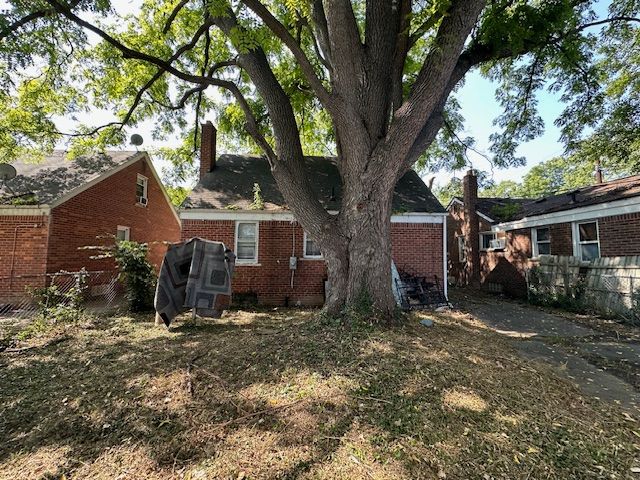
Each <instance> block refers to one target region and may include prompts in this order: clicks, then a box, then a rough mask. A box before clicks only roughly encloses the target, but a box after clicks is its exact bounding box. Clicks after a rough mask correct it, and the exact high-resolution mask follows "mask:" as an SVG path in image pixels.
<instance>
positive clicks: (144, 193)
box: [136, 173, 149, 206]
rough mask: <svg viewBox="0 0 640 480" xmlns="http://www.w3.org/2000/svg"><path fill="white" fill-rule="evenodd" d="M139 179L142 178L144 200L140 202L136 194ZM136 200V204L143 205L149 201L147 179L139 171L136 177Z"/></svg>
mask: <svg viewBox="0 0 640 480" xmlns="http://www.w3.org/2000/svg"><path fill="white" fill-rule="evenodd" d="M140 180H142V187H143V194H142V198H144V199H145V200H146V203H142V202H140V201H139V200H138V198H139V197H138V195H137V194H138V184H139V182H140ZM136 202H137V203H138V205H144V206H146V205H147V204H148V203H149V179H148V178H147V177H145V176H144V175H142V174H140V173H138V176H137V177H136Z"/></svg>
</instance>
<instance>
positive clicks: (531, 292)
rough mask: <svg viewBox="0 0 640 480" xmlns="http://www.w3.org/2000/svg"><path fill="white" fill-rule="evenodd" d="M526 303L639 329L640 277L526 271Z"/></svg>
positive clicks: (578, 271) (585, 271) (577, 272)
mask: <svg viewBox="0 0 640 480" xmlns="http://www.w3.org/2000/svg"><path fill="white" fill-rule="evenodd" d="M526 279H527V291H528V297H529V301H530V302H532V303H536V304H542V305H551V306H556V307H560V308H564V309H567V310H572V311H579V312H594V313H598V314H602V315H606V316H610V317H616V318H619V319H621V320H624V321H625V322H627V323H630V324H633V325H638V326H640V277H638V276H635V275H612V274H605V273H600V272H599V271H597V270H589V269H583V270H582V271H580V270H572V269H567V270H564V271H556V270H551V271H548V270H543V269H540V268H533V269H530V270H528V271H527V275H526Z"/></svg>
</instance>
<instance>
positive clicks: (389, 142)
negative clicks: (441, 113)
mask: <svg viewBox="0 0 640 480" xmlns="http://www.w3.org/2000/svg"><path fill="white" fill-rule="evenodd" d="M484 5H485V1H484V0H458V1H456V2H454V3H452V6H451V8H450V10H449V12H448V14H447V15H446V16H445V17H444V19H443V20H442V22H441V23H440V27H439V28H438V33H437V35H436V37H435V39H434V44H433V47H432V48H431V50H430V51H429V53H428V54H427V56H426V58H425V60H424V62H423V65H422V67H421V69H420V72H419V74H418V78H417V80H416V82H415V83H414V85H413V89H412V91H411V94H410V95H409V98H408V99H407V100H406V101H405V102H404V103H403V104H402V106H401V107H400V108H399V109H398V110H397V111H396V113H395V115H394V117H393V120H392V122H391V125H390V127H389V133H388V134H387V136H386V137H385V138H384V140H382V141H380V142H378V145H377V146H376V149H375V151H374V155H375V154H378V152H380V154H381V155H383V156H385V157H386V155H387V154H388V152H387V151H391V152H393V155H394V156H397V157H398V158H399V161H398V162H397V164H396V165H392V166H387V167H385V168H390V169H392V170H391V171H393V173H394V174H395V173H397V172H398V170H396V169H402V168H403V167H404V161H405V159H407V158H408V157H409V156H410V155H412V154H413V149H414V145H415V143H416V142H417V140H418V138H419V137H420V136H421V135H422V134H421V132H422V130H424V128H425V127H426V125H427V123H428V122H429V121H430V118H431V117H432V115H433V114H434V113H437V112H438V110H439V109H441V108H444V103H445V101H446V98H447V97H448V95H449V93H450V91H451V89H453V87H454V86H455V84H452V76H453V73H454V71H455V70H456V68H457V66H458V63H459V60H460V56H461V52H462V49H463V47H464V43H465V41H466V39H467V37H468V35H469V33H470V32H471V30H472V28H473V26H474V25H475V23H476V20H477V18H478V15H479V14H480V12H481V11H482V9H483V8H484ZM467 70H468V68H467ZM460 78H462V77H460ZM458 81H459V79H458ZM456 83H457V82H456ZM436 133H437V132H436ZM385 152H387V153H386V154H385ZM385 172H388V171H386V170H385Z"/></svg>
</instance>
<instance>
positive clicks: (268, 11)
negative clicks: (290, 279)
mask: <svg viewBox="0 0 640 480" xmlns="http://www.w3.org/2000/svg"><path fill="white" fill-rule="evenodd" d="M8 3H9V8H8V9H7V10H6V11H5V12H3V13H2V16H1V17H0V40H1V42H0V81H1V82H2V86H3V90H2V92H1V93H0V120H1V123H2V130H1V131H0V158H3V159H4V160H5V161H7V160H10V159H13V158H17V157H19V156H24V155H25V154H29V155H40V154H42V153H43V152H46V151H48V150H50V149H52V148H53V147H54V145H56V143H60V142H69V144H70V146H71V153H72V154H73V153H74V152H78V153H79V152H84V151H87V150H90V149H101V148H105V147H107V146H113V145H121V144H122V143H123V142H124V141H125V140H126V138H125V135H124V134H123V130H122V124H126V125H129V126H132V127H133V126H135V125H136V124H139V123H140V122H142V121H143V120H147V119H152V120H153V125H154V129H153V132H152V135H153V137H154V138H156V139H164V138H167V137H168V136H172V135H176V134H177V135H179V136H180V137H182V138H183V145H181V146H180V147H177V148H171V149H168V148H164V149H161V150H160V152H159V154H160V155H162V156H164V157H165V158H167V159H169V160H171V161H172V163H173V164H174V165H175V172H174V173H175V174H176V175H177V176H179V177H180V176H184V175H185V173H186V172H185V168H186V167H185V164H186V165H189V164H190V163H191V162H192V161H193V156H194V153H195V151H196V149H195V145H196V144H197V135H198V131H197V129H198V122H199V121H200V120H202V119H203V118H206V117H207V115H210V113H209V112H212V113H213V115H214V116H215V118H216V119H217V123H218V128H219V129H221V130H222V131H223V132H225V133H228V134H231V135H226V136H221V138H223V139H227V141H228V142H229V143H231V144H232V145H233V146H234V147H237V148H241V149H244V150H249V151H254V152H260V153H263V152H262V149H261V148H262V147H261V145H260V142H256V141H255V135H252V134H250V133H249V132H248V131H247V129H246V128H245V126H246V123H247V122H246V117H245V115H246V114H247V113H248V112H250V113H251V116H252V117H253V119H252V122H254V121H255V126H254V127H252V128H255V130H256V133H259V135H260V136H261V137H263V138H264V140H265V141H266V142H267V143H269V144H270V145H273V143H274V138H273V131H272V129H273V126H272V125H270V119H269V114H268V112H267V109H266V105H265V103H264V100H263V99H262V98H261V96H260V95H259V93H258V92H257V91H256V89H255V86H254V85H253V82H252V81H251V79H250V78H249V75H248V74H247V72H246V71H244V70H243V68H242V66H241V65H239V64H238V54H239V53H245V52H248V51H250V50H251V49H253V48H254V47H260V48H261V49H262V50H263V51H264V52H265V54H266V55H267V56H268V59H269V62H270V63H271V64H272V66H273V68H272V70H273V73H274V75H275V76H276V77H277V79H278V81H279V83H280V84H281V85H282V87H283V89H284V91H285V92H286V94H287V95H288V97H289V98H290V101H291V104H292V106H293V108H294V112H295V114H296V123H297V125H298V128H299V131H300V140H301V143H302V146H303V149H304V151H305V153H307V154H335V153H336V146H335V137H334V131H333V128H332V122H331V118H330V116H329V115H328V112H327V111H326V109H325V108H323V102H322V100H320V99H319V98H318V95H317V93H318V92H317V90H318V87H320V86H321V85H322V86H323V88H322V89H324V87H326V86H327V85H328V83H330V81H331V76H332V74H334V75H335V72H332V71H331V68H332V67H331V65H330V64H329V62H328V59H327V58H325V57H326V56H327V52H326V51H324V53H323V49H322V47H323V45H322V44H323V43H325V44H326V42H327V38H323V37H326V35H327V32H323V31H322V28H319V24H318V23H317V22H318V18H317V17H318V15H321V14H322V12H320V11H319V10H320V9H319V8H318V4H319V3H320V2H317V1H315V2H314V1H312V0H288V1H286V2H262V3H259V2H258V1H257V0H252V1H247V2H236V1H226V0H203V1H182V0H180V1H177V0H165V1H155V0H143V1H141V2H140V7H139V9H138V11H137V12H136V13H135V14H132V15H126V16H124V17H120V16H119V15H118V13H117V9H116V8H114V7H115V4H113V3H112V2H110V1H109V0H93V1H90V0H73V1H65V0H35V1H32V2H23V1H19V0H12V1H9V2H8ZM351 3H352V7H353V10H352V11H353V17H354V18H353V20H354V21H355V24H356V25H357V29H358V30H357V32H355V33H356V34H357V35H358V36H359V37H363V38H361V39H362V40H363V41H365V43H366V38H364V37H365V36H366V29H367V26H369V25H367V24H366V20H367V4H366V2H364V1H354V2H351ZM405 3H406V5H405ZM454 3H455V2H452V1H450V0H434V1H415V2H400V3H399V5H401V6H402V8H403V9H404V12H401V13H402V14H403V15H405V17H403V18H402V22H403V25H402V27H403V29H404V30H403V31H402V32H401V33H402V34H403V35H404V37H406V38H403V39H402V40H401V43H402V42H404V45H402V46H403V47H404V50H406V52H403V53H404V57H405V58H404V59H403V60H404V62H403V63H404V65H403V68H402V72H401V75H400V78H397V81H398V82H399V83H401V85H396V86H395V87H394V90H395V92H394V95H395V96H396V97H397V98H399V100H397V102H401V101H402V100H403V99H404V98H406V96H407V94H408V92H410V91H411V88H412V85H413V84H414V82H415V81H416V79H417V77H418V74H419V71H420V67H421V66H422V65H423V63H424V57H425V52H426V51H427V50H428V49H429V47H430V46H431V44H432V42H433V39H434V37H435V35H436V33H437V30H438V27H439V26H440V25H441V23H442V20H443V19H444V18H445V17H446V16H447V15H449V14H450V9H451V8H452V4H454ZM595 4H596V2H593V1H577V0H572V1H567V0H565V1H557V0H553V1H540V2H528V1H512V0H503V1H498V2H491V3H490V4H489V5H487V6H486V7H485V9H484V11H483V13H482V15H481V18H480V21H479V22H478V24H477V25H476V26H475V27H474V32H473V34H472V41H471V43H470V44H469V48H468V49H467V51H466V52H465V53H467V57H468V58H469V60H472V62H473V65H472V67H473V66H476V65H477V66H479V67H480V68H481V69H482V72H483V74H485V75H487V76H488V77H490V78H492V79H493V80H495V81H497V82H499V84H500V87H499V88H498V90H497V92H496V95H497V99H498V100H499V102H500V103H501V105H502V106H503V107H504V111H503V114H502V115H500V116H499V117H498V118H497V119H496V129H497V131H496V133H495V134H494V135H493V136H492V146H491V157H492V161H493V162H494V164H495V165H497V166H510V165H521V164H522V163H523V162H524V159H523V158H521V157H518V156H517V155H516V150H515V149H516V147H517V145H518V144H519V143H520V142H522V141H526V140H529V139H531V138H534V137H535V136H536V135H538V134H540V133H541V131H542V129H543V122H542V119H541V118H540V117H539V115H538V112H537V103H536V96H535V91H536V90H537V89H540V88H548V89H550V90H552V91H557V92H560V93H561V95H562V99H563V100H564V101H565V102H566V103H567V108H566V110H565V111H564V112H563V114H562V115H561V116H560V117H559V118H558V119H557V120H556V123H557V125H558V126H559V127H560V128H561V130H562V139H563V141H564V142H565V144H566V146H567V149H568V151H569V152H573V151H576V150H580V151H581V152H584V153H587V154H590V155H591V157H593V155H602V154H606V155H607V156H608V157H609V158H611V159H614V160H615V161H616V162H618V163H619V162H626V163H627V164H629V165H630V166H633V165H638V163H639V162H640V159H639V158H638V155H639V154H638V151H640V148H639V146H638V144H639V142H640V140H639V139H638V137H639V134H638V131H640V120H639V119H640V100H639V98H640V95H638V94H639V93H640V80H639V78H640V75H639V74H638V73H639V72H638V68H639V67H638V65H639V64H640V61H639V60H640V54H639V53H638V52H639V51H640V49H639V48H638V43H639V41H640V33H639V30H638V28H635V27H634V24H635V23H636V22H637V19H636V17H637V15H638V9H639V8H640V7H638V5H637V2H634V1H630V0H627V1H613V2H611V4H610V6H609V11H608V16H607V17H605V18H596V15H595V12H594V5H595ZM216 15H218V16H219V17H221V18H233V20H234V25H231V26H227V27H226V28H225V27H224V26H222V25H221V22H220V21H219V20H218V21H216V19H215V16H216ZM325 21H326V20H325ZM222 23H224V22H222ZM214 27H221V28H214ZM274 27H275V29H274ZM225 30H226V31H225ZM399 41H400V39H399ZM396 46H398V45H396ZM324 48H325V50H326V49H327V45H324ZM471 57H473V59H472V58H471ZM301 59H305V60H303V61H302V63H301V62H300V60H301ZM398 62H400V59H398ZM214 78H215V80H214ZM314 82H315V83H316V86H315V87H314V86H313V85H312V83H314ZM210 87H219V88H220V89H222V90H221V91H220V92H217V93H215V94H211V95H207V94H204V93H203V92H205V91H206V90H207V89H209V90H211V88H210ZM240 97H243V98H244V100H243V101H234V99H236V100H237V98H240ZM245 103H246V104H245ZM94 109H107V110H109V111H111V112H113V113H114V114H115V117H116V119H115V120H114V122H113V123H112V124H108V125H99V124H87V123H86V122H85V123H84V124H80V125H79V126H78V128H77V130H75V131H73V132H60V131H59V130H58V129H57V128H56V120H57V119H59V118H60V117H63V116H66V117H74V116H76V115H80V114H82V113H83V112H84V113H90V112H91V111H92V110H94ZM459 110H460V106H459V104H458V103H457V102H456V100H455V94H454V95H453V96H451V97H450V98H449V101H448V103H447V105H446V108H445V119H444V122H443V125H444V127H443V128H442V130H441V131H440V132H439V135H438V136H437V138H436V140H435V141H434V142H433V143H432V144H431V145H430V146H428V147H429V148H427V149H426V153H425V154H424V155H422V156H421V158H420V160H421V162H420V164H419V165H420V166H421V167H423V168H429V169H431V170H438V169H441V168H448V169H453V168H460V167H461V166H462V165H464V164H466V163H467V159H466V156H465V153H466V151H467V149H468V148H472V147H473V144H474V140H473V139H472V138H464V136H463V134H462V133H461V132H462V131H463V125H464V119H463V118H462V117H461V115H460V114H459ZM585 131H587V132H589V135H587V136H585V135H584V133H585ZM65 133H67V134H69V135H65ZM252 138H253V139H252ZM229 139H233V140H229ZM612 140H615V141H612ZM421 153H422V152H421Z"/></svg>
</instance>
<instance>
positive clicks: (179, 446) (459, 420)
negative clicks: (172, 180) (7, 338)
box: [0, 310, 640, 479]
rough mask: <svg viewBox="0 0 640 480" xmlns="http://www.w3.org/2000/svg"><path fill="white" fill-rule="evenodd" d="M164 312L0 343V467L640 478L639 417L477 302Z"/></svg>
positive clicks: (6, 470)
mask: <svg viewBox="0 0 640 480" xmlns="http://www.w3.org/2000/svg"><path fill="white" fill-rule="evenodd" d="M152 320H153V319H152V318H151V317H149V318H144V319H141V318H138V319H130V318H126V317H123V318H115V319H114V318H112V319H105V320H103V321H101V322H98V323H97V324H96V325H94V326H93V328H85V329H78V330H76V331H74V332H71V333H73V337H72V338H71V339H70V340H67V341H65V342H63V343H59V344H56V345H52V346H50V347H42V348H39V349H33V350H27V351H24V352H22V353H17V354H8V353H4V354H0V385H2V389H1V391H0V411H2V416H1V417H0V438H2V439H3V441H2V443H1V444H0V478H2V479H14V478H49V479H52V478H60V477H62V476H63V475H64V476H66V478H68V479H71V478H119V479H127V478H130V479H140V478H158V479H160V478H162V479H167V478H169V479H170V478H185V479H212V478H230V479H239V478H247V479H248V478H315V479H335V478H338V479H340V478H343V479H356V478H375V479H385V478H390V479H391V478H406V479H419V478H449V479H452V478H460V479H466V478H486V479H491V478H509V479H517V478H536V479H538V478H554V479H555V478H628V477H629V476H631V475H633V474H632V473H631V472H632V470H631V468H632V467H636V466H637V465H635V464H634V463H633V462H634V458H636V457H638V456H639V455H640V445H639V444H640V433H638V431H639V430H640V427H639V425H638V423H637V419H634V418H631V417H629V416H628V415H625V414H623V413H622V412H621V411H620V410H618V409H617V408H616V407H613V406H608V405H605V404H602V403H600V402H597V401H595V400H590V399H586V398H584V397H582V396H581V394H580V393H579V392H578V391H577V390H576V389H575V388H574V387H573V386H572V385H570V384H569V383H568V382H566V381H564V380H562V379H560V378H558V377H557V376H555V375H554V374H553V373H552V372H551V371H550V370H548V369H547V368H546V367H544V366H542V365H537V364H532V363H528V362H526V361H524V360H522V359H520V358H519V357H517V355H516V354H515V352H513V351H512V350H511V348H510V347H509V346H508V343H507V342H506V341H505V340H504V339H503V338H501V337H499V336H498V335H497V334H494V333H492V332H490V331H487V330H485V329H480V328H477V325H475V324H474V323H473V322H472V321H470V320H469V319H468V317H466V316H464V315H455V314H451V315H438V316H437V320H436V326H435V327H434V328H425V327H422V326H420V325H419V324H418V321H417V320H418V319H417V318H415V317H414V318H412V319H411V320H409V321H407V322H406V323H405V324H404V325H402V326H401V327H398V328H394V329H384V328H346V327H341V326H335V325H327V324H323V323H321V322H320V321H319V320H318V319H316V318H315V317H314V315H313V312H304V311H292V310H289V311H287V310H278V311H263V312H258V313H248V312H230V313H227V314H226V315H225V317H224V318H223V319H222V320H220V321H217V322H201V324H199V325H189V324H184V323H182V324H178V326H177V328H174V329H172V331H170V332H167V331H165V330H163V329H160V328H157V327H154V326H153V325H152V323H151V321H152ZM69 333H70V332H66V334H69ZM39 341H41V340H39Z"/></svg>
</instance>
